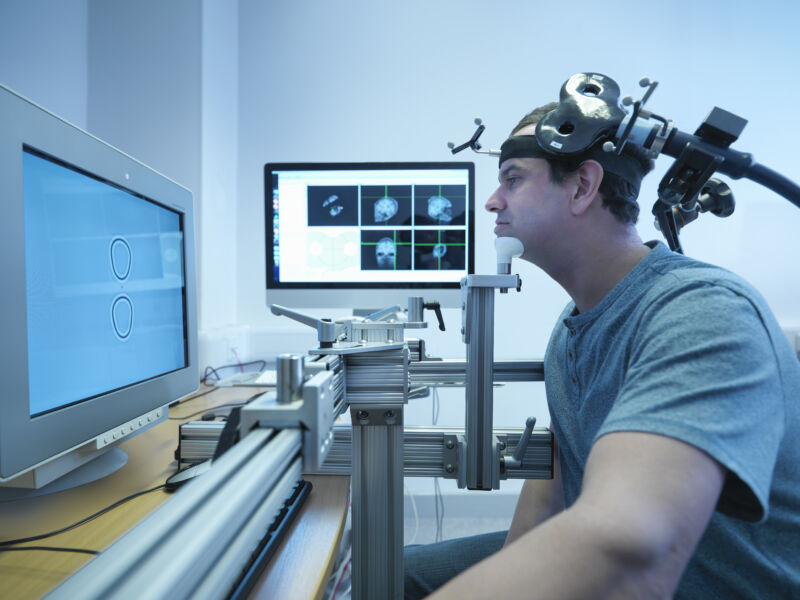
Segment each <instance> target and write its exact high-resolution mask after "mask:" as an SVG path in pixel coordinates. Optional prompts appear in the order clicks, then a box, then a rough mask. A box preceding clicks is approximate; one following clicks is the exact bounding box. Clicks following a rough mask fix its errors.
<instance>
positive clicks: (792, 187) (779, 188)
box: [745, 163, 800, 208]
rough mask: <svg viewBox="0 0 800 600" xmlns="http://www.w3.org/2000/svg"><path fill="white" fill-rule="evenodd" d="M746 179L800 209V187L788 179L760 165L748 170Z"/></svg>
mask: <svg viewBox="0 0 800 600" xmlns="http://www.w3.org/2000/svg"><path fill="white" fill-rule="evenodd" d="M745 177H747V178H748V179H750V180H751V181H755V182H756V183H760V184H761V185H763V186H764V187H766V188H769V189H771V190H772V191H773V192H775V193H776V194H779V195H781V196H783V197H784V198H786V199H787V200H788V201H789V202H791V203H792V204H794V205H795V206H797V207H798V208H800V186H798V185H797V184H796V183H795V182H794V181H792V180H791V179H789V178H788V177H785V176H783V175H781V174H780V173H778V172H776V171H773V170H772V169H770V168H769V167H765V166H764V165H760V164H758V163H755V164H753V166H751V167H750V169H748V171H747V173H746V174H745Z"/></svg>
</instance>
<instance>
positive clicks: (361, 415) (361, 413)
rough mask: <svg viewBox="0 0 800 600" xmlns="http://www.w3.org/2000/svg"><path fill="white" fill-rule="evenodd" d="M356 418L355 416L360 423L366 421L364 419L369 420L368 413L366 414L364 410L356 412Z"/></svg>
mask: <svg viewBox="0 0 800 600" xmlns="http://www.w3.org/2000/svg"><path fill="white" fill-rule="evenodd" d="M356 416H357V417H358V418H359V419H361V420H362V421H363V420H366V419H369V413H368V412H367V411H365V410H360V411H358V412H357V413H356Z"/></svg>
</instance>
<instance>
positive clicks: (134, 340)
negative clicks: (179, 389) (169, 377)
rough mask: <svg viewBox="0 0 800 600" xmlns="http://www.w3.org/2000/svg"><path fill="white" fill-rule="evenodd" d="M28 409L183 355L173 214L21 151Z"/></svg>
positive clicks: (154, 372) (69, 399)
mask: <svg viewBox="0 0 800 600" xmlns="http://www.w3.org/2000/svg"><path fill="white" fill-rule="evenodd" d="M23 185H24V201H25V202H24V203H25V276H26V296H27V327H28V378H29V398H30V414H31V415H32V416H33V415H38V414H42V413H46V412H49V411H52V410H54V409H57V408H60V407H63V406H66V405H69V404H74V403H76V402H80V401H82V400H86V399H89V398H93V397H95V396H98V395H101V394H104V393H106V392H109V391H112V390H116V389H120V388H123V387H126V386H129V385H131V384H134V383H137V382H140V381H144V380H147V379H150V378H153V377H156V376H158V375H162V374H164V373H169V372H171V371H174V370H177V369H180V368H183V367H185V366H186V364H187V357H186V332H185V319H184V312H185V305H184V302H185V288H184V255H183V233H182V229H181V216H180V214H179V213H177V212H175V211H173V210H170V209H168V208H165V207H163V206H161V205H159V204H156V203H155V202H152V201H150V200H148V199H146V198H143V197H141V196H138V195H135V194H132V193H130V192H128V191H126V190H124V189H122V188H119V187H117V186H115V185H112V184H110V183H108V182H105V181H103V180H101V179H98V178H95V177H93V176H90V175H89V174H86V173H84V172H82V171H79V170H78V169H75V168H71V167H69V166H67V165H65V164H62V163H60V162H57V161H56V160H54V159H49V158H46V157H43V156H41V155H39V154H38V153H35V152H33V151H29V150H28V149H26V150H25V151H24V152H23Z"/></svg>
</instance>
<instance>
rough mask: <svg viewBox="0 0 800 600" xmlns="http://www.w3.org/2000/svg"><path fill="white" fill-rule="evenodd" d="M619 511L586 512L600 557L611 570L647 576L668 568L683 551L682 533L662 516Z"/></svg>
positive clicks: (624, 508) (624, 509)
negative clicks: (679, 552)
mask: <svg viewBox="0 0 800 600" xmlns="http://www.w3.org/2000/svg"><path fill="white" fill-rule="evenodd" d="M627 508H632V507H618V509H617V510H615V511H614V514H613V515H609V514H608V511H607V510H605V511H601V510H593V509H590V510H586V511H585V514H584V515H583V518H582V520H584V522H585V523H586V526H587V533H588V534H589V537H590V538H591V539H592V543H593V545H594V546H595V548H596V550H597V552H598V554H600V555H601V556H604V557H605V558H606V560H607V561H608V562H609V563H610V564H609V566H610V567H612V568H616V569H617V570H620V571H622V572H626V573H631V574H633V573H647V572H650V571H652V570H654V569H662V568H664V567H665V566H666V565H667V564H669V563H670V562H671V561H670V557H674V555H675V553H676V551H677V549H678V548H679V547H680V540H679V532H678V531H677V530H676V529H675V528H673V527H669V526H668V524H667V523H665V522H664V519H663V515H659V514H653V513H652V512H650V511H642V510H637V508H638V507H637V508H633V509H632V510H627Z"/></svg>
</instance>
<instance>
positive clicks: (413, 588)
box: [403, 531, 508, 600]
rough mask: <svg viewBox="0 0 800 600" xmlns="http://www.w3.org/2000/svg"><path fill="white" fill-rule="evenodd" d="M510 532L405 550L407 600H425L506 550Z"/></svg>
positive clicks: (411, 547)
mask: <svg viewBox="0 0 800 600" xmlns="http://www.w3.org/2000/svg"><path fill="white" fill-rule="evenodd" d="M507 534H508V532H507V531H496V532H494V533H484V534H481V535H473V536H470V537H464V538H458V539H455V540H447V541H445V542H439V543H438V544H426V545H419V544H415V545H413V546H406V547H405V548H404V549H403V561H404V567H405V582H404V584H403V589H404V592H405V598H406V600H412V599H416V598H424V597H425V596H427V595H428V594H431V593H433V591H434V590H436V589H437V588H440V587H441V586H443V585H444V584H445V583H447V582H448V581H450V580H451V579H452V578H453V577H455V576H456V575H458V574H459V573H461V572H462V571H465V570H467V569H468V568H470V567H471V566H472V565H474V564H476V563H478V562H480V561H482V560H483V559H484V558H487V557H488V556H489V555H491V554H494V553H495V552H497V551H498V550H500V548H502V547H503V543H504V542H505V540H506V535H507Z"/></svg>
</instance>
